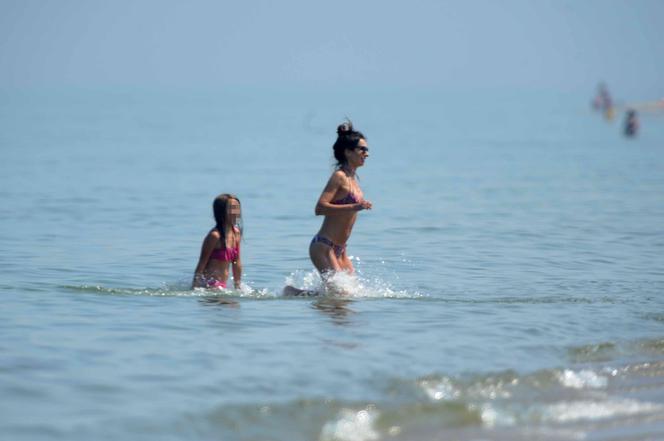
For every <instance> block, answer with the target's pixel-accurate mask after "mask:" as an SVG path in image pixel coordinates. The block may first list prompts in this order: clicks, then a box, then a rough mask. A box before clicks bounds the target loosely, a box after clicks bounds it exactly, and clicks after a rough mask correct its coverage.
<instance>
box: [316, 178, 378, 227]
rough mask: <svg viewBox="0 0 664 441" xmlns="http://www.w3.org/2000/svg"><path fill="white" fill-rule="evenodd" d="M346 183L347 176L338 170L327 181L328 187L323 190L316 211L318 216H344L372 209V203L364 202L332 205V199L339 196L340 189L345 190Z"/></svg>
mask: <svg viewBox="0 0 664 441" xmlns="http://www.w3.org/2000/svg"><path fill="white" fill-rule="evenodd" d="M344 181H345V176H344V173H343V172H342V171H340V170H338V171H336V172H334V173H333V174H332V176H331V177H330V180H329V181H327V185H326V186H325V188H324V189H323V193H321V195H320V198H318V203H317V204H316V208H315V209H314V212H315V213H316V216H320V215H324V216H329V215H335V214H344V213H348V212H352V211H360V210H364V209H368V208H371V203H370V202H369V201H364V200H363V201H360V202H358V203H356V204H343V205H336V204H332V203H331V202H332V198H334V195H335V194H337V192H338V191H339V189H341V188H343V184H344Z"/></svg>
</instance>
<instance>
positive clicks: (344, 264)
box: [337, 249, 355, 274]
mask: <svg viewBox="0 0 664 441" xmlns="http://www.w3.org/2000/svg"><path fill="white" fill-rule="evenodd" d="M337 261H338V262H339V266H340V267H341V269H342V270H343V271H346V272H347V273H348V274H353V273H354V272H355V268H353V262H351V261H350V259H349V258H348V255H347V254H346V250H345V249H344V252H343V253H342V254H341V256H340V257H339V259H338V260H337Z"/></svg>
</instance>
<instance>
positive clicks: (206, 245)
mask: <svg viewBox="0 0 664 441" xmlns="http://www.w3.org/2000/svg"><path fill="white" fill-rule="evenodd" d="M220 237H221V236H220V235H219V233H218V232H217V231H216V230H214V231H210V232H209V233H208V235H207V236H205V239H204V240H203V246H202V247H201V255H200V257H199V258H198V265H196V270H195V271H194V280H193V281H192V282H191V287H192V288H197V287H200V286H205V277H204V274H203V272H204V271H205V268H206V267H207V264H208V262H209V261H210V255H211V254H212V251H213V250H214V246H215V245H216V244H217V242H218V241H219V238H220Z"/></svg>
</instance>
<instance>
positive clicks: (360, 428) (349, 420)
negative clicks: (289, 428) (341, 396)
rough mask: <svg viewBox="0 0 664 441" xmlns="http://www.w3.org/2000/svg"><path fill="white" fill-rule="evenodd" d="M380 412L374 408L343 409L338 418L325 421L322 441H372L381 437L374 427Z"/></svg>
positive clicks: (321, 436) (321, 435)
mask: <svg viewBox="0 0 664 441" xmlns="http://www.w3.org/2000/svg"><path fill="white" fill-rule="evenodd" d="M376 418H378V412H377V411H376V410H375V409H373V408H367V409H362V410H360V411H355V410H352V409H342V410H341V412H339V415H338V417H337V419H335V420H334V421H329V422H327V423H325V425H324V426H323V429H322V431H321V434H320V438H319V439H320V441H372V440H377V439H380V436H379V435H378V432H377V431H376V429H375V428H374V423H375V421H376Z"/></svg>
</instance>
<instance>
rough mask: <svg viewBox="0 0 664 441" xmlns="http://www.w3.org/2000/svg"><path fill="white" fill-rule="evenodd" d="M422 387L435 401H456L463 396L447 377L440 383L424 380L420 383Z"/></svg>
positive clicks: (439, 381)
mask: <svg viewBox="0 0 664 441" xmlns="http://www.w3.org/2000/svg"><path fill="white" fill-rule="evenodd" d="M420 387H422V389H423V390H424V393H426V394H427V396H428V397H429V398H430V399H432V400H434V401H441V400H443V401H450V400H456V399H458V398H459V396H460V395H461V391H460V390H459V389H458V388H457V387H455V386H454V384H452V381H451V380H450V379H449V378H447V377H446V378H443V379H441V380H438V381H431V380H423V381H421V382H420Z"/></svg>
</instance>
